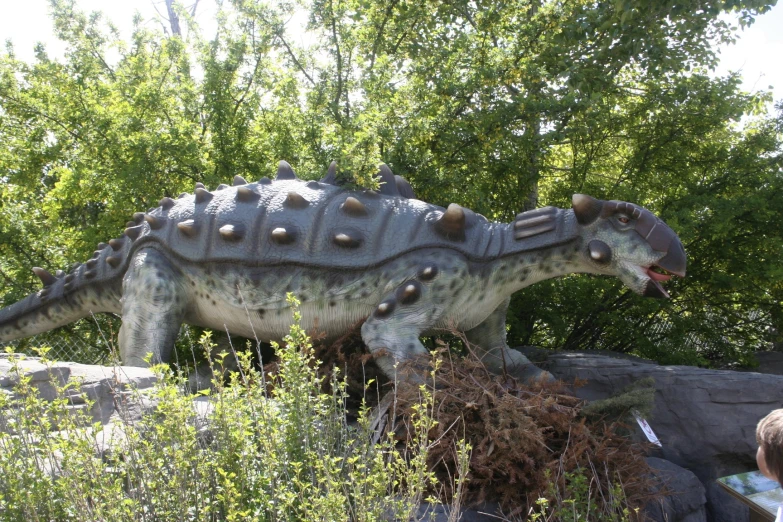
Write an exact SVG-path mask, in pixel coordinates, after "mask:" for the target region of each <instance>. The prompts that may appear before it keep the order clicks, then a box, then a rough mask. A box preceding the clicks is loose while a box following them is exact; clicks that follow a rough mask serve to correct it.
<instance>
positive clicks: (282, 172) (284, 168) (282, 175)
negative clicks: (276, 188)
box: [275, 161, 296, 179]
mask: <svg viewBox="0 0 783 522" xmlns="http://www.w3.org/2000/svg"><path fill="white" fill-rule="evenodd" d="M275 179H296V173H295V172H294V169H292V168H291V165H289V164H288V162H287V161H281V162H280V163H279V164H278V166H277V175H276V176H275Z"/></svg>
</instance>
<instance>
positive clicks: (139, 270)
mask: <svg viewBox="0 0 783 522" xmlns="http://www.w3.org/2000/svg"><path fill="white" fill-rule="evenodd" d="M122 294H123V297H122V327H121V328H120V340H119V344H120V356H121V357H122V362H123V364H126V365H129V366H147V362H145V358H146V356H147V354H148V353H152V359H151V361H150V362H151V363H152V364H156V363H159V362H167V361H168V360H169V358H170V356H171V351H172V348H173V346H174V341H175V340H176V338H177V334H178V333H179V329H180V325H181V324H182V321H183V319H184V317H185V312H186V305H187V299H186V297H187V296H186V288H185V284H184V278H183V276H182V274H181V273H180V271H179V270H178V269H177V268H175V267H174V266H173V265H172V263H171V262H170V261H169V259H168V258H167V257H166V256H165V255H163V254H162V253H161V252H159V251H157V250H155V249H153V248H145V249H142V250H140V251H138V252H137V253H136V254H134V256H133V259H132V260H131V263H130V267H129V268H128V272H127V273H126V274H125V279H124V280H123V284H122Z"/></svg>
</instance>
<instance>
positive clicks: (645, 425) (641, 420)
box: [631, 411, 663, 448]
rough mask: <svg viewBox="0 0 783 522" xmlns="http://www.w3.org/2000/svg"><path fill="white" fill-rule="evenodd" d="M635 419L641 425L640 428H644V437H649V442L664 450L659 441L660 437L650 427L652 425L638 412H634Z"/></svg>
mask: <svg viewBox="0 0 783 522" xmlns="http://www.w3.org/2000/svg"><path fill="white" fill-rule="evenodd" d="M631 413H633V416H634V418H635V419H636V422H638V423H639V427H640V428H642V431H643V432H644V435H645V436H646V437H647V440H649V441H650V442H652V443H653V444H655V445H656V446H658V447H659V448H662V447H663V446H662V445H661V441H660V440H658V436H657V435H656V434H655V432H654V431H653V429H652V428H651V427H650V425H649V424H648V423H647V420H645V418H644V417H642V416H641V415H639V412H638V411H633V412H631Z"/></svg>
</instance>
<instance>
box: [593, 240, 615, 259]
mask: <svg viewBox="0 0 783 522" xmlns="http://www.w3.org/2000/svg"><path fill="white" fill-rule="evenodd" d="M587 250H588V251H589V252H590V259H592V260H593V261H595V262H596V263H600V264H602V265H605V264H607V263H609V262H610V261H611V260H612V249H611V248H610V247H609V245H607V244H606V243H604V242H603V241H600V240H598V239H593V240H592V241H590V243H588V244H587Z"/></svg>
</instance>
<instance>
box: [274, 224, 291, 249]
mask: <svg viewBox="0 0 783 522" xmlns="http://www.w3.org/2000/svg"><path fill="white" fill-rule="evenodd" d="M295 239H296V234H294V233H293V231H289V230H287V229H285V228H284V227H277V228H275V229H274V230H272V241H274V242H275V243H277V244H280V245H287V244H289V243H293V242H294V240H295Z"/></svg>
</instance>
